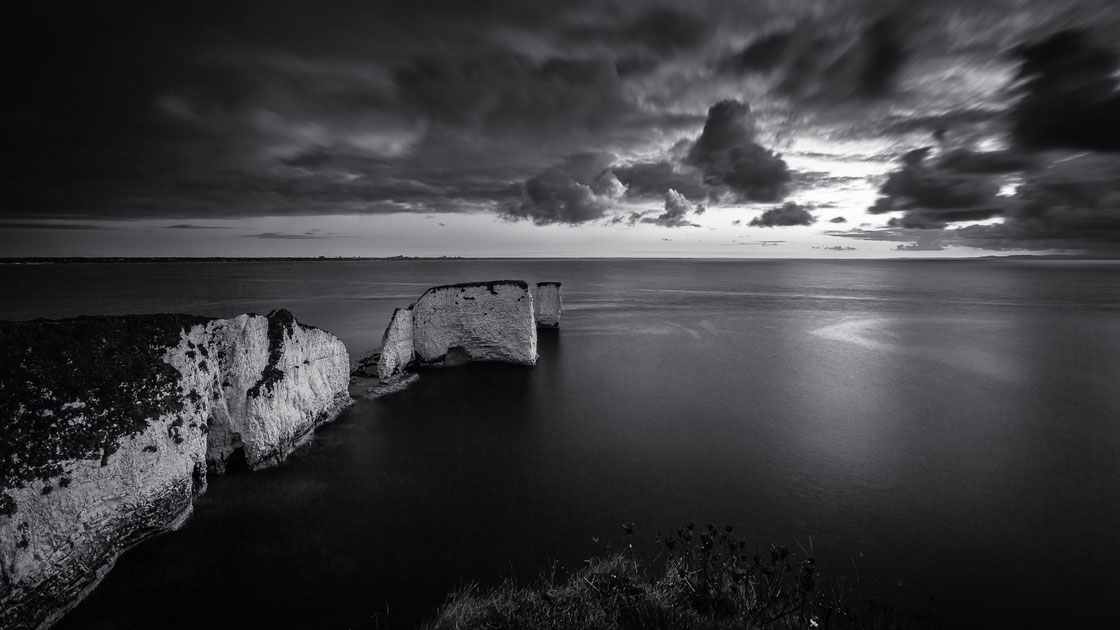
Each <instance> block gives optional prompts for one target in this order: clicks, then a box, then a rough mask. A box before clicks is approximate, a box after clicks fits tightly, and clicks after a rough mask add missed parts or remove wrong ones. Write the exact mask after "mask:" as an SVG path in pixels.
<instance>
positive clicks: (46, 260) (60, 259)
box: [0, 254, 1120, 265]
mask: <svg viewBox="0 0 1120 630" xmlns="http://www.w3.org/2000/svg"><path fill="white" fill-rule="evenodd" d="M363 260H368V261H385V262H391V261H395V260H400V261H413V260H418V261H436V260H762V261H776V260H815V261H836V260H858V261H868V260H896V261H898V260H908V261H922V260H926V261H929V260H936V261H967V260H1087V261H1091V260H1100V261H1115V260H1120V256H1100V255H1093V256H1089V255H1080V254H1009V255H1007V256H997V255H988V256H970V257H959V258H948V257H944V258H942V257H928V258H925V257H892V258H798V257H790V258H748V257H716V256H714V257H701V256H680V257H677V256H672V257H665V256H653V257H642V256H619V257H613V256H542V257H525V256H403V255H402V256H88V257H85V256H43V257H31V258H0V265H47V264H55V265H57V264H77V263H179V262H183V263H199V262H332V261H333V262H338V261H363Z"/></svg>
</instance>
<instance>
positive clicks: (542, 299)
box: [534, 282, 561, 328]
mask: <svg viewBox="0 0 1120 630" xmlns="http://www.w3.org/2000/svg"><path fill="white" fill-rule="evenodd" d="M534 304H535V309H536V312H535V315H536V319H537V326H538V327H540V328H559V327H560V305H561V302H560V283H559V282H538V283H537V299H536V302H535V303H534Z"/></svg>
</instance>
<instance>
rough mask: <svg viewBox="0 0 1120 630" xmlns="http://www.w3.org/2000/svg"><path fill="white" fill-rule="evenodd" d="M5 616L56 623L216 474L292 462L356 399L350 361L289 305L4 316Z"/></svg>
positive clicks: (1, 622)
mask: <svg viewBox="0 0 1120 630" xmlns="http://www.w3.org/2000/svg"><path fill="white" fill-rule="evenodd" d="M0 362H2V363H3V364H4V365H5V367H6V368H7V369H6V370H5V371H4V373H3V376H2V377H0V401H2V402H0V423H2V424H3V426H2V427H0V435H2V436H3V437H2V438H0V440H2V442H0V445H2V447H3V450H2V451H0V480H2V487H0V541H2V542H3V544H2V545H0V627H2V628H42V627H49V626H50V625H51V624H53V623H54V622H55V621H57V620H58V619H59V618H60V617H61V615H63V614H64V613H65V612H66V611H67V610H69V609H70V608H72V607H73V606H74V605H76V604H77V603H78V602H79V601H80V600H81V598H82V597H83V596H84V595H85V594H86V593H88V592H89V591H90V589H92V588H93V587H94V586H95V585H96V584H97V583H98V582H99V581H100V579H101V577H102V576H103V575H104V574H105V573H106V572H107V571H108V570H109V568H111V566H112V564H113V562H114V561H115V559H116V558H117V557H118V556H119V555H120V554H121V553H123V552H124V551H125V550H127V549H128V548H129V547H131V546H133V545H134V544H136V543H138V542H140V541H142V540H144V539H147V538H149V537H151V536H153V535H155V534H158V533H161V532H164V531H167V530H169V529H173V528H175V527H177V526H178V525H180V524H181V523H182V522H183V521H184V520H185V519H186V517H187V516H188V515H189V514H190V511H191V509H192V502H193V499H194V497H195V496H197V495H199V494H201V493H203V492H205V490H206V476H207V473H208V472H209V473H215V474H217V473H221V472H224V471H225V470H226V468H227V466H229V465H230V463H231V462H233V461H237V462H244V465H245V467H247V468H249V469H258V468H265V467H268V466H274V465H276V464H279V463H280V462H282V461H283V460H284V458H286V457H287V455H288V454H290V453H291V452H292V451H293V450H294V449H295V448H297V447H298V446H299V445H300V444H301V443H303V442H305V441H306V440H307V439H308V437H309V436H310V433H311V432H312V431H313V430H314V428H315V427H316V426H317V425H319V424H322V423H324V422H327V421H330V420H332V419H333V418H334V417H336V416H337V415H338V413H339V412H340V411H341V410H342V409H344V408H345V407H346V406H347V405H348V404H349V402H350V396H349V394H348V392H347V390H346V385H347V373H348V366H349V357H348V355H347V353H346V348H345V346H343V345H342V342H340V341H339V340H338V339H336V338H335V337H334V336H333V335H330V334H329V333H326V332H324V331H322V330H319V329H317V328H314V327H311V326H306V325H304V324H300V323H299V322H297V321H296V320H295V318H293V317H292V315H291V314H290V313H288V312H287V311H283V310H278V311H273V312H272V313H270V314H269V315H268V316H267V317H266V316H260V315H241V316H239V317H235V318H232V319H209V318H202V317H193V316H184V315H142V316H123V317H83V318H74V319H68V320H56V321H47V320H38V321H32V322H5V323H2V324H0Z"/></svg>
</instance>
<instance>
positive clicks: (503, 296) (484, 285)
mask: <svg viewBox="0 0 1120 630" xmlns="http://www.w3.org/2000/svg"><path fill="white" fill-rule="evenodd" d="M412 310H413V320H412V321H413V331H412V343H413V348H414V350H415V352H416V358H417V360H418V361H419V362H420V364H421V365H444V364H445V362H447V363H457V362H461V361H464V360H470V361H502V362H505V363H515V364H519V365H536V363H537V328H536V325H535V322H534V318H533V296H532V294H531V293H530V292H529V285H528V284H527V283H526V282H524V281H521V280H494V281H491V282H468V283H465V284H450V285H445V286H439V287H433V288H431V289H428V290H427V291H425V292H424V294H423V295H422V296H420V299H419V300H417V301H416V304H415V306H413V309H412Z"/></svg>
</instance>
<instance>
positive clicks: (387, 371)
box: [377, 306, 414, 382]
mask: <svg viewBox="0 0 1120 630" xmlns="http://www.w3.org/2000/svg"><path fill="white" fill-rule="evenodd" d="M412 330H413V327H412V307H411V306H410V307H408V308H398V309H397V310H395V311H393V317H392V319H390V320H389V327H388V328H386V329H385V334H384V335H382V336H381V357H380V358H379V359H378V360H377V378H379V379H381V380H382V382H389V381H392V380H394V379H397V378H400V375H401V374H403V373H404V370H405V368H407V367H408V366H409V364H410V363H412V362H413V360H414V355H413V346H412Z"/></svg>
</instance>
